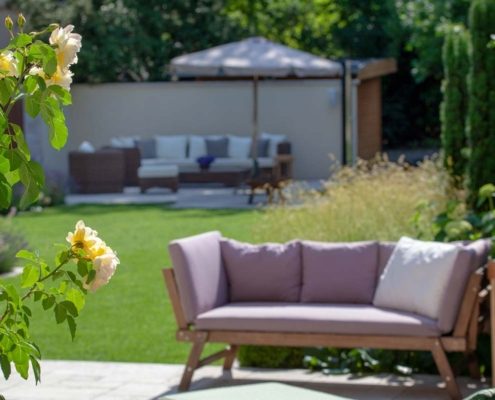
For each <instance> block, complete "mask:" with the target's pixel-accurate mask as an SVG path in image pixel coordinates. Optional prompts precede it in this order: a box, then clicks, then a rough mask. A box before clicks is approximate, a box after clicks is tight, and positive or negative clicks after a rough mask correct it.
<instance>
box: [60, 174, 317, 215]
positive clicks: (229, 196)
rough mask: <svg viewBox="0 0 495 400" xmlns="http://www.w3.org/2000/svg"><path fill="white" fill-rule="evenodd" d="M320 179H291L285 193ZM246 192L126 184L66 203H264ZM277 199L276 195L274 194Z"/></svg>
mask: <svg viewBox="0 0 495 400" xmlns="http://www.w3.org/2000/svg"><path fill="white" fill-rule="evenodd" d="M321 185H322V183H321V181H299V182H294V183H293V184H292V185H291V187H289V188H287V189H286V192H290V191H291V190H298V189H297V188H299V187H304V188H306V189H308V188H310V189H319V188H320V187H321ZM248 197H249V191H248V190H247V189H246V188H245V187H244V188H229V187H223V186H219V185H215V184H212V185H208V184H204V185H181V186H180V187H179V191H178V192H177V193H173V192H172V191H170V190H169V189H160V188H152V189H150V190H148V191H147V192H146V193H144V194H141V193H140V191H139V188H137V187H127V188H125V189H124V192H123V193H103V194H69V195H67V196H66V197H65V203H66V204H67V205H78V204H114V205H118V204H163V205H165V204H169V205H170V206H171V207H172V208H207V209H220V208H223V209H225V208H235V209H249V208H257V207H262V206H265V205H266V204H267V196H266V194H265V193H264V192H263V191H258V192H257V193H256V195H255V197H254V201H253V204H248ZM275 200H276V196H275Z"/></svg>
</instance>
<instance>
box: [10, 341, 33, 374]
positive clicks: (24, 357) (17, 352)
mask: <svg viewBox="0 0 495 400" xmlns="http://www.w3.org/2000/svg"><path fill="white" fill-rule="evenodd" d="M11 354H12V361H13V362H14V364H15V369H16V370H17V372H18V373H19V375H21V376H22V377H23V378H24V379H27V378H28V370H29V354H28V353H27V352H26V351H25V350H24V349H23V348H22V347H21V346H16V347H15V349H14V350H13V351H12V353H11Z"/></svg>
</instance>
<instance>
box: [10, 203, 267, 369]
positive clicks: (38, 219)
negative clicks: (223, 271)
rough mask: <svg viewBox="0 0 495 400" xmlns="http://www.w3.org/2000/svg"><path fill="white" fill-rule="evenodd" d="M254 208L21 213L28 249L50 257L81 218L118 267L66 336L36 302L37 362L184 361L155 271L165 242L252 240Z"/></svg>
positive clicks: (164, 256) (163, 261)
mask: <svg viewBox="0 0 495 400" xmlns="http://www.w3.org/2000/svg"><path fill="white" fill-rule="evenodd" d="M260 216H261V214H260V213H259V212H257V211H238V210H172V209H169V208H165V207H161V206H78V207H58V208H53V209H47V210H45V211H43V212H41V213H23V214H20V215H19V216H17V217H16V218H15V219H14V223H15V224H16V225H17V226H19V227H20V228H21V230H22V231H23V232H24V233H25V235H26V237H27V239H28V241H29V243H30V246H31V248H32V249H33V250H34V249H39V250H40V252H41V254H42V255H43V256H45V255H46V256H49V257H50V258H49V259H50V260H51V259H52V258H53V256H54V255H55V249H54V247H53V244H54V243H62V242H64V241H65V236H66V234H67V232H68V231H70V230H73V227H74V224H75V223H76V221H77V220H79V219H83V220H84V221H85V222H86V224H87V225H89V226H91V227H92V228H93V229H96V230H97V231H98V232H99V234H100V236H101V237H102V238H103V239H104V240H105V241H106V242H107V243H108V244H109V245H110V246H111V247H112V248H113V249H115V250H116V251H117V252H118V256H119V258H120V261H121V264H120V266H119V267H118V270H117V272H116V274H115V275H114V277H113V278H112V280H111V282H110V284H109V285H108V286H106V287H104V288H102V289H100V290H99V291H98V292H96V293H95V294H90V295H88V298H87V302H86V307H85V309H84V310H83V312H82V315H81V316H80V317H79V318H78V332H77V335H76V339H75V341H74V342H72V341H71V339H70V335H69V332H68V329H67V327H66V325H65V324H63V325H56V323H55V319H54V316H53V314H52V312H49V313H47V312H42V311H41V307H40V306H39V305H38V304H36V305H35V306H34V307H33V308H34V309H35V310H37V311H36V313H35V316H34V318H33V323H32V333H33V336H34V338H35V341H36V342H37V343H38V345H39V346H40V347H41V349H42V353H43V358H45V359H72V360H75V359H78V360H107V361H110V360H112V361H141V362H160V363H184V362H185V360H186V355H187V352H188V348H189V346H188V345H185V344H178V343H177V342H176V341H175V336H174V332H175V329H176V325H175V320H174V316H173V314H172V309H171V306H170V304H169V302H168V297H167V295H166V292H165V286H164V282H163V280H162V275H161V271H160V270H161V268H163V267H165V266H170V259H169V256H168V252H167V244H168V242H169V241H170V240H172V239H175V238H179V237H184V236H188V235H192V234H196V233H200V232H205V231H208V230H220V231H221V232H222V233H223V234H224V235H225V236H229V237H233V238H237V239H239V240H246V241H249V240H252V228H253V227H254V225H255V223H256V222H257V221H259V219H260Z"/></svg>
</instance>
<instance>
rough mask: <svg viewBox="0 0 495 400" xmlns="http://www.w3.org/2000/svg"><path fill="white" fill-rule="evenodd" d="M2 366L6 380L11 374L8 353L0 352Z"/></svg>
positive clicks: (0, 364)
mask: <svg viewBox="0 0 495 400" xmlns="http://www.w3.org/2000/svg"><path fill="white" fill-rule="evenodd" d="M0 366H1V367H2V372H3V377H4V378H5V380H7V379H9V376H10V372H11V369H10V361H9V358H8V357H7V355H6V354H0Z"/></svg>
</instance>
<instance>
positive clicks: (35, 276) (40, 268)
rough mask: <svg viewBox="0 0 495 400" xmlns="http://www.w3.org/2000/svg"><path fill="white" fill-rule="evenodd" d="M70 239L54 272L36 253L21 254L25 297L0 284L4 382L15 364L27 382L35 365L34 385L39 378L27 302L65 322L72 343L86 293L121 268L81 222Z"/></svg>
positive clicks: (37, 351)
mask: <svg viewBox="0 0 495 400" xmlns="http://www.w3.org/2000/svg"><path fill="white" fill-rule="evenodd" d="M66 239H67V242H68V243H69V247H68V248H65V249H63V250H61V251H60V252H59V253H58V254H57V256H56V258H55V262H54V263H55V267H53V268H50V266H49V264H48V263H47V262H46V261H45V260H44V259H42V258H41V257H40V256H39V255H38V254H36V253H32V252H29V251H26V250H21V251H20V252H19V253H17V257H18V258H20V259H23V260H24V261H25V265H24V270H23V273H22V276H21V290H24V292H23V293H21V292H20V291H19V290H18V289H17V288H16V287H15V286H14V285H11V284H8V285H4V284H3V283H0V302H1V304H2V305H3V306H4V307H5V308H4V311H3V314H1V316H0V366H1V369H2V372H3V375H4V377H5V378H6V379H8V378H9V376H10V374H11V364H12V363H13V364H14V366H15V369H16V370H17V372H18V373H19V374H20V375H21V376H22V377H23V378H25V379H26V378H27V377H28V370H29V364H31V366H32V369H33V372H34V376H35V379H36V381H39V379H40V365H39V359H40V358H41V351H40V349H39V348H38V347H37V346H36V344H35V343H34V342H33V341H32V339H31V337H30V333H29V325H30V318H31V316H32V311H31V308H30V305H29V303H28V300H31V299H33V300H34V302H39V303H40V304H41V306H42V308H43V309H44V310H46V311H48V310H53V313H54V317H55V321H56V322H57V323H58V324H61V323H64V322H65V323H67V326H68V328H69V331H70V334H71V336H72V338H74V336H75V333H76V326H77V325H76V318H77V317H78V316H79V313H80V312H81V310H82V309H83V307H84V303H85V296H86V294H87V292H88V290H89V291H95V290H96V289H98V288H100V287H101V286H103V285H105V284H107V283H108V281H109V280H110V278H111V277H112V275H113V273H114V272H115V270H116V268H117V265H118V264H119V259H118V258H117V255H116V254H115V252H114V251H113V250H112V249H111V248H110V247H109V246H107V245H106V244H105V242H104V241H103V240H101V238H99V237H98V233H97V232H96V231H94V230H93V229H91V228H90V227H87V226H85V224H84V222H83V221H79V222H78V223H77V224H76V227H75V230H74V232H70V233H69V234H68V235H67V238H66ZM71 265H72V267H71Z"/></svg>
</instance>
